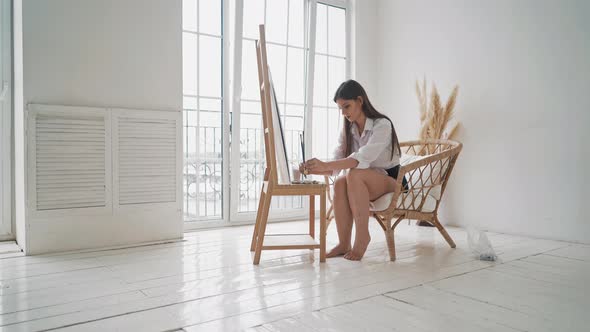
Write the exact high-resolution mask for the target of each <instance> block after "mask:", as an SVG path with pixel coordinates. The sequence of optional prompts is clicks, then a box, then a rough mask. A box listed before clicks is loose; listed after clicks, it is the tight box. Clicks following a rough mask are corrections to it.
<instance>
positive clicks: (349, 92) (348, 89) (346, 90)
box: [334, 80, 401, 159]
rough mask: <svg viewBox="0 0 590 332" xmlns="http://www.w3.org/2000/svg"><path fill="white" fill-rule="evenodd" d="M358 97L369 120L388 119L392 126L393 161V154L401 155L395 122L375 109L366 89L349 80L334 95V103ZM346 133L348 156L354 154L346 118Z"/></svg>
mask: <svg viewBox="0 0 590 332" xmlns="http://www.w3.org/2000/svg"><path fill="white" fill-rule="evenodd" d="M358 97H361V98H362V100H363V103H362V110H363V113H365V116H366V117H367V118H369V119H387V121H389V124H390V125H391V147H392V149H391V159H393V154H394V152H395V151H396V150H397V152H398V153H399V154H400V155H401V148H400V146H399V141H398V140H397V134H396V133H395V128H394V127H393V122H391V120H390V119H389V118H388V117H387V116H386V115H384V114H381V113H379V112H378V111H377V110H376V109H375V107H373V104H371V102H370V101H369V97H368V96H367V93H366V92H365V89H363V87H362V86H361V85H360V84H359V82H357V81H355V80H348V81H346V82H343V83H342V84H340V86H339V87H338V90H336V93H335V94H334V102H336V100H337V99H344V100H354V99H357V98H358ZM344 132H345V133H346V155H347V156H348V155H350V154H351V153H352V151H350V149H351V147H352V135H351V133H350V122H349V121H348V119H346V118H344ZM359 134H360V133H359Z"/></svg>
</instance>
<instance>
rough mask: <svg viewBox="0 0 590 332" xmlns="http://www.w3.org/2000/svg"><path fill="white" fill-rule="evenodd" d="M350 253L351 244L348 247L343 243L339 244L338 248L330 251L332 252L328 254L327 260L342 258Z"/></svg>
mask: <svg viewBox="0 0 590 332" xmlns="http://www.w3.org/2000/svg"><path fill="white" fill-rule="evenodd" d="M349 251H350V244H349V245H347V246H346V245H343V244H341V243H338V245H337V246H335V247H334V248H332V250H330V252H329V253H327V254H326V258H332V257H338V256H342V255H344V254H346V253H347V252H349Z"/></svg>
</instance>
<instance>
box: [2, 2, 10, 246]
mask: <svg viewBox="0 0 590 332" xmlns="http://www.w3.org/2000/svg"><path fill="white" fill-rule="evenodd" d="M10 5H11V1H10V0H0V158H1V161H0V240H5V239H8V238H12V237H13V234H12V227H11V224H12V221H11V220H12V215H11V204H12V203H11V194H10V192H11V190H10V188H11V182H10V178H11V177H10V167H11V165H10V160H11V158H10V154H11V152H10V151H11V150H10V145H11V144H10V132H11V118H12V117H11V115H12V114H11V113H12V101H11V99H12V98H11V97H12V91H11V86H12V61H11V52H12V47H11V44H12V41H11V16H12V15H11V8H10Z"/></svg>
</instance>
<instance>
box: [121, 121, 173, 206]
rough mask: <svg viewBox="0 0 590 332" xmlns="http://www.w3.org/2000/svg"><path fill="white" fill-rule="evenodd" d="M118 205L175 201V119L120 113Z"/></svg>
mask: <svg viewBox="0 0 590 332" xmlns="http://www.w3.org/2000/svg"><path fill="white" fill-rule="evenodd" d="M118 119H119V120H118V123H117V128H118V129H117V134H118V140H117V142H118V146H117V151H118V159H117V160H118V164H117V169H118V181H119V192H118V194H119V205H130V204H147V203H168V202H175V201H176V148H177V138H176V136H177V135H176V134H177V133H176V121H175V120H174V119H158V118H140V117H130V116H119V117H118Z"/></svg>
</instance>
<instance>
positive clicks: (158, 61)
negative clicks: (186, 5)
mask: <svg viewBox="0 0 590 332" xmlns="http://www.w3.org/2000/svg"><path fill="white" fill-rule="evenodd" d="M181 7H182V2H181V1H180V0H124V1H120V0H100V1H97V0H52V1H37V0H25V1H24V6H23V15H24V16H23V21H24V27H23V32H24V69H25V73H24V75H25V76H24V80H25V100H26V102H27V103H57V104H64V103H65V104H72V105H84V106H101V107H102V106H114V107H126V108H139V109H174V110H180V109H182V46H181V43H182V40H181V38H182V36H181V28H182V16H181V10H182V9H181Z"/></svg>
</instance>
